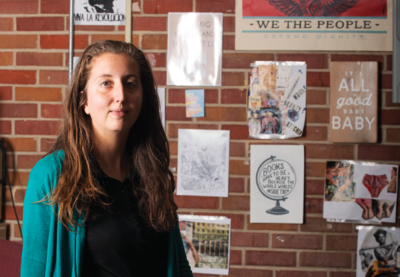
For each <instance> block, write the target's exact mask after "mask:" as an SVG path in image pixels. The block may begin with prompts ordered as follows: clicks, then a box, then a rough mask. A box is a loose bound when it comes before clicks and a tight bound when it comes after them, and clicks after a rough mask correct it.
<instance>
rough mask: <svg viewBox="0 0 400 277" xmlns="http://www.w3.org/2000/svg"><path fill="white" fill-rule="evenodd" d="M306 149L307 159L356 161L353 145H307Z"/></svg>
mask: <svg viewBox="0 0 400 277" xmlns="http://www.w3.org/2000/svg"><path fill="white" fill-rule="evenodd" d="M305 149H306V158H307V159H336V160H341V159H349V160H353V159H354V146H353V145H322V144H307V145H306V148H305Z"/></svg>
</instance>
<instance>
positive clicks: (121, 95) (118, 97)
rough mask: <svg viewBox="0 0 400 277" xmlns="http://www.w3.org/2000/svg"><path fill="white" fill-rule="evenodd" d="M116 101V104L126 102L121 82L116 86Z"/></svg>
mask: <svg viewBox="0 0 400 277" xmlns="http://www.w3.org/2000/svg"><path fill="white" fill-rule="evenodd" d="M114 99H115V102H121V103H122V102H124V100H125V88H124V85H123V83H122V82H121V81H119V82H116V83H115V85H114Z"/></svg>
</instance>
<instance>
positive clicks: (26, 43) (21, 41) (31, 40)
mask: <svg viewBox="0 0 400 277" xmlns="http://www.w3.org/2000/svg"><path fill="white" fill-rule="evenodd" d="M37 41H38V37H37V35H0V48H36V47H37Z"/></svg>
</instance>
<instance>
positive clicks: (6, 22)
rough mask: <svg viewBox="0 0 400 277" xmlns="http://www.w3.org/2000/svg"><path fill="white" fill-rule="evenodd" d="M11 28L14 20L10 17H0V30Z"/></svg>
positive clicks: (9, 29)
mask: <svg viewBox="0 0 400 277" xmlns="http://www.w3.org/2000/svg"><path fill="white" fill-rule="evenodd" d="M0 3H1V2H0ZM13 28H14V21H13V19H12V18H11V17H2V18H0V31H12V30H13Z"/></svg>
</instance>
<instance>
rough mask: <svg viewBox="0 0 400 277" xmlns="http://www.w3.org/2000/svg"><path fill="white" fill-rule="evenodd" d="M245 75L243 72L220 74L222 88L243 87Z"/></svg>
mask: <svg viewBox="0 0 400 277" xmlns="http://www.w3.org/2000/svg"><path fill="white" fill-rule="evenodd" d="M244 81H245V74H244V73H243V72H222V85H223V86H244Z"/></svg>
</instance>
